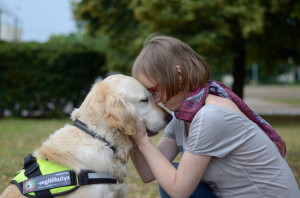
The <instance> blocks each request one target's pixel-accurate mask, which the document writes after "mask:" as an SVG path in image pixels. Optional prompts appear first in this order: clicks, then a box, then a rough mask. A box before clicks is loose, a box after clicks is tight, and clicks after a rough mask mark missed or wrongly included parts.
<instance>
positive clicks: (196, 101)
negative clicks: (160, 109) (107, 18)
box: [175, 81, 286, 157]
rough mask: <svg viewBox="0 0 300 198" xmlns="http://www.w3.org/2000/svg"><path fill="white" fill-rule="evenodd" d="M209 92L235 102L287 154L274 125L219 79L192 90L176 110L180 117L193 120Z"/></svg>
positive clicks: (189, 120) (177, 115) (283, 154)
mask: <svg viewBox="0 0 300 198" xmlns="http://www.w3.org/2000/svg"><path fill="white" fill-rule="evenodd" d="M208 94H213V95H216V96H220V97H223V98H227V99H229V100H231V101H232V102H234V103H235V104H236V105H237V106H238V108H239V109H240V110H241V111H242V112H243V113H244V114H245V115H246V116H247V117H248V118H249V119H250V120H252V121H253V122H255V123H256V124H257V125H258V126H259V127H260V128H261V129H262V130H263V131H264V132H265V134H266V135H267V136H268V137H269V138H270V139H271V140H272V141H273V142H274V143H275V144H276V145H277V147H278V148H279V152H280V154H281V156H282V157H284V156H285V154H286V147H285V143H284V141H283V140H282V139H281V137H280V136H279V135H278V134H277V132H276V131H275V130H274V129H273V128H272V126H271V125H270V124H269V123H268V122H267V121H265V120H264V119H263V118H262V117H260V116H259V115H257V114H256V113H255V112H254V111H252V110H251V109H250V108H249V107H248V106H247V105H246V104H245V103H244V102H243V100H242V99H241V98H240V97H238V96H237V95H236V94H235V93H234V92H232V91H231V90H230V89H229V88H228V87H226V86H225V85H223V84H222V83H220V82H217V81H208V83H207V85H206V86H205V87H204V88H201V87H199V88H197V89H196V90H195V91H193V92H191V93H190V94H189V96H188V97H187V98H186V99H185V100H184V101H183V103H182V104H181V106H180V108H179V110H178V111H177V112H175V116H176V118H178V119H181V120H184V121H187V122H192V120H193V118H194V116H195V115H196V113H197V112H198V111H199V110H200V109H201V108H202V107H203V106H204V105H205V99H206V97H207V95H208Z"/></svg>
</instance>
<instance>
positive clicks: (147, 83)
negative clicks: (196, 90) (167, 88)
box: [136, 74, 189, 111]
mask: <svg viewBox="0 0 300 198" xmlns="http://www.w3.org/2000/svg"><path fill="white" fill-rule="evenodd" d="M136 79H137V80H138V81H139V82H140V83H141V84H142V85H144V87H146V89H147V90H149V92H152V96H153V99H154V101H155V103H159V102H161V103H162V104H163V105H164V106H165V107H166V108H168V109H169V110H170V111H178V109H179V107H180V105H181V103H182V102H183V101H184V99H185V98H186V97H187V95H188V94H189V93H188V92H186V91H184V90H183V91H179V92H178V93H177V94H176V95H174V96H173V97H172V98H171V99H170V100H168V101H166V100H165V98H166V96H165V95H163V96H161V95H160V94H159V93H158V89H159V88H160V87H159V82H156V81H155V80H153V79H149V78H147V77H146V76H144V75H142V74H138V75H137V77H136ZM156 85H157V90H156V91H155V89H153V88H154V87H155V86H156ZM153 91H155V92H153Z"/></svg>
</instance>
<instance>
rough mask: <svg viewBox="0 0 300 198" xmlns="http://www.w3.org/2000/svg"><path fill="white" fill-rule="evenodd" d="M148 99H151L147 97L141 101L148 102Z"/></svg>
mask: <svg viewBox="0 0 300 198" xmlns="http://www.w3.org/2000/svg"><path fill="white" fill-rule="evenodd" d="M148 101H149V99H148V98H145V99H142V100H141V102H145V103H147V102H148Z"/></svg>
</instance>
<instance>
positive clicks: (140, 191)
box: [0, 116, 300, 198]
mask: <svg viewBox="0 0 300 198" xmlns="http://www.w3.org/2000/svg"><path fill="white" fill-rule="evenodd" d="M263 117H264V118H265V119H266V120H267V121H268V122H270V123H271V124H272V125H273V126H274V128H275V129H276V130H277V131H278V133H279V134H280V135H281V137H282V138H283V139H284V140H285V142H286V145H287V156H286V157H285V159H286V160H287V162H288V163H289V165H290V167H291V169H292V171H293V173H294V175H295V177H296V179H297V182H298V185H299V184H300V175H299V173H300V144H299V142H300V132H299V128H300V117H299V116H298V117H288V116H282V117H272V116H263ZM67 123H70V120H67V119H62V120H52V119H51V120H49V119H48V120H33V119H2V120H0V167H1V168H0V193H2V191H3V190H4V189H5V188H6V187H7V186H8V185H9V181H10V179H11V178H12V177H13V176H14V174H15V172H16V171H18V170H20V169H21V168H22V167H23V159H24V157H25V156H26V155H27V154H29V153H32V152H33V151H34V150H35V149H36V148H37V147H38V146H40V145H41V143H42V142H43V141H44V140H45V139H46V138H47V137H48V135H49V134H50V133H53V132H54V131H55V130H57V129H59V128H61V127H62V126H64V125H65V124H67ZM161 135H162V134H160V135H158V136H155V137H153V138H151V140H152V142H153V143H154V144H155V143H156V142H157V141H158V140H159V138H160V137H161ZM125 183H126V185H127V186H128V187H129V194H128V198H136V197H143V198H147V197H149V198H150V197H151V198H154V197H159V195H158V190H157V183H156V182H152V183H150V184H143V183H142V182H141V180H140V178H139V176H138V174H137V172H136V170H135V168H134V166H133V164H132V162H131V161H129V163H128V175H127V178H126V180H125Z"/></svg>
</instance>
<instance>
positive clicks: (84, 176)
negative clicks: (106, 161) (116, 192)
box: [78, 170, 123, 185]
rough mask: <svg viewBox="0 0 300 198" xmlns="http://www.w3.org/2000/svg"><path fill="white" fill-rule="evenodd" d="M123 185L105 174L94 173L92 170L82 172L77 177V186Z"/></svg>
mask: <svg viewBox="0 0 300 198" xmlns="http://www.w3.org/2000/svg"><path fill="white" fill-rule="evenodd" d="M116 183H123V181H121V180H118V179H117V178H115V177H112V176H111V175H109V174H105V173H96V172H95V171H92V170H83V171H81V172H80V173H79V175H78V185H88V184H116Z"/></svg>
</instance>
